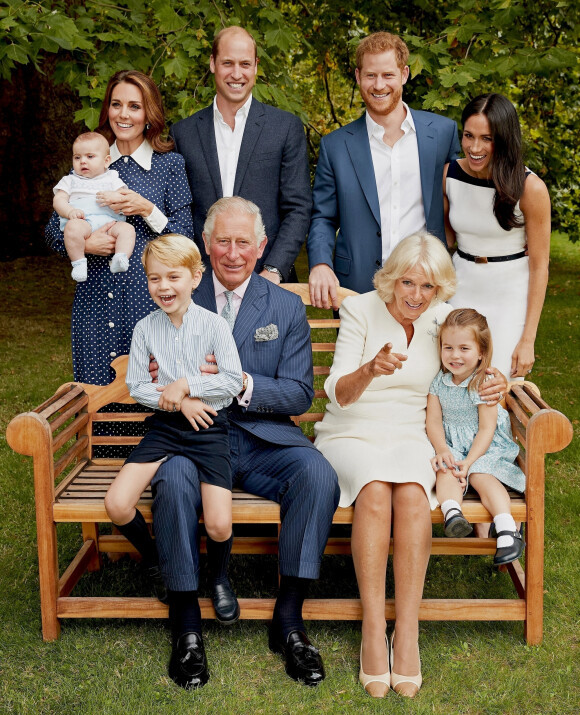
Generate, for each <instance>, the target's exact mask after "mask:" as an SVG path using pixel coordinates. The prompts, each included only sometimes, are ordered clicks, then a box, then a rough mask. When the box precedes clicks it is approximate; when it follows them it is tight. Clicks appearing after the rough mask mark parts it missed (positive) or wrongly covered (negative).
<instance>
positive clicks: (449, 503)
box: [441, 499, 461, 519]
mask: <svg viewBox="0 0 580 715" xmlns="http://www.w3.org/2000/svg"><path fill="white" fill-rule="evenodd" d="M450 509H459V511H461V506H460V505H459V504H458V502H456V501H455V499H446V500H445V501H444V502H443V504H441V511H442V512H443V518H444V519H447V512H448V511H449V510H450Z"/></svg>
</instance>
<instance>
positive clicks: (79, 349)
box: [46, 70, 193, 385]
mask: <svg viewBox="0 0 580 715" xmlns="http://www.w3.org/2000/svg"><path fill="white" fill-rule="evenodd" d="M164 127H165V117H164V112H163V104H162V100H161V95H160V93H159V90H158V88H157V86H156V85H155V83H154V82H153V80H152V79H151V78H150V77H148V76H147V75H144V74H142V73H141V72H137V71H134V70H123V71H121V72H117V73H116V74H115V75H113V77H111V79H110V81H109V84H108V86H107V90H106V93H105V99H104V101H103V108H102V110H101V116H100V120H99V128H98V130H99V131H100V132H101V133H102V134H104V135H105V137H106V138H107V139H108V140H109V141H111V140H113V139H115V142H114V144H113V145H112V146H111V157H112V159H113V162H112V163H111V167H110V168H112V169H116V170H117V171H118V172H119V176H120V177H121V179H122V180H123V181H124V182H125V184H126V185H127V186H128V187H129V189H121V190H120V191H118V192H106V194H105V195H103V196H101V197H100V198H101V203H102V205H106V206H110V207H111V208H112V209H113V211H116V212H120V211H122V212H123V214H124V215H125V216H127V221H128V223H130V224H132V225H133V226H134V227H135V232H136V244H135V251H134V252H133V255H132V256H131V261H130V264H129V270H128V271H127V272H126V273H115V274H113V273H111V272H110V270H109V261H110V259H111V256H112V254H113V253H114V248H115V240H114V238H113V237H112V236H109V235H108V234H107V230H108V228H110V227H111V226H112V225H113V224H112V222H111V223H110V224H106V225H105V226H103V227H102V228H101V229H99V230H97V231H95V232H94V233H93V234H92V235H91V236H90V237H89V238H88V239H87V241H86V244H85V250H86V254H87V258H88V280H87V281H86V282H85V283H79V284H77V287H76V292H75V297H74V303H73V311H72V326H71V334H72V354H73V371H74V379H75V380H76V381H78V382H85V383H90V384H93V385H107V384H109V383H110V382H112V380H113V379H114V376H115V375H114V371H113V370H111V369H110V367H109V365H110V363H111V362H112V360H114V359H115V357H117V355H123V354H126V353H128V352H129V347H130V345H131V336H132V333H133V328H134V327H135V324H136V323H137V321H139V320H141V318H143V317H145V316H146V315H147V314H149V313H150V312H151V311H152V310H154V309H155V304H154V303H153V301H152V300H151V298H150V296H149V292H148V290H147V280H146V277H145V272H144V270H143V267H142V265H141V254H142V253H143V249H144V247H145V244H146V242H147V241H150V240H151V239H154V238H156V237H157V236H158V235H159V234H162V233H180V234H183V235H184V236H188V237H189V238H191V239H193V223H192V218H191V209H190V204H191V193H190V190H189V184H188V182H187V176H186V173H185V167H184V161H183V157H182V156H181V155H180V154H177V153H175V152H173V151H171V149H172V148H173V141H172V140H168V141H165V140H163V139H162V138H161V132H162V131H163V129H164ZM46 241H47V243H48V245H49V246H50V247H51V248H52V249H54V250H55V251H57V252H58V253H60V254H61V255H63V256H66V250H65V246H64V237H63V234H62V232H61V231H60V229H59V218H58V215H57V214H56V213H55V214H53V216H52V218H51V220H50V222H49V224H48V226H47V228H46Z"/></svg>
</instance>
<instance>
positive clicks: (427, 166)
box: [307, 32, 459, 309]
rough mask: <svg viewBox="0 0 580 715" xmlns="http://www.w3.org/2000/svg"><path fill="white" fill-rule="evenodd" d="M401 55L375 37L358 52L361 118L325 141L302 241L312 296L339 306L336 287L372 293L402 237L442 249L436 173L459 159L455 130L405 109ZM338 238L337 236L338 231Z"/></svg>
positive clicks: (386, 36)
mask: <svg viewBox="0 0 580 715" xmlns="http://www.w3.org/2000/svg"><path fill="white" fill-rule="evenodd" d="M408 57H409V50H408V48H407V45H406V44H405V43H404V42H403V40H401V38H400V37H397V36H396V35H392V34H390V33H388V32H377V33H374V34H373V35H369V36H368V37H365V38H364V39H363V40H362V41H361V42H360V44H359V46H358V48H357V53H356V64H357V67H356V80H357V83H358V85H359V89H360V93H361V96H362V99H363V101H364V103H365V105H366V112H365V114H364V115H363V116H362V117H360V119H357V120H356V121H354V122H352V123H351V124H347V125H346V126H345V127H342V128H341V129H337V130H336V131H334V132H332V133H331V134H329V135H328V136H326V137H324V138H323V139H322V141H321V143H320V155H319V159H318V165H317V168H316V177H315V179H314V189H313V208H312V218H311V222H310V231H309V235H308V242H307V248H308V260H309V264H310V279H309V283H310V295H311V299H312V303H313V304H314V305H316V306H317V307H324V308H328V307H329V297H330V302H331V303H332V305H333V307H334V308H335V309H336V308H337V303H336V286H338V285H342V286H344V287H346V288H351V289H352V290H356V291H358V292H359V293H364V292H367V291H370V290H372V288H373V285H372V277H373V275H374V273H375V272H376V271H377V269H378V268H380V267H381V266H382V264H383V263H384V262H385V260H386V259H387V258H388V257H389V255H390V253H391V251H392V250H393V248H394V247H395V246H396V245H397V243H398V242H399V241H400V240H402V239H403V238H405V237H406V236H408V235H410V234H412V233H417V232H419V231H422V230H427V231H429V232H431V233H433V234H435V235H436V236H437V237H438V238H440V239H441V240H442V241H443V242H445V227H444V221H443V189H442V180H443V167H444V166H445V164H446V163H447V162H449V161H451V159H454V158H456V157H457V156H458V154H459V140H458V136H457V125H456V124H455V122H453V121H451V120H450V119H446V118H445V117H440V116H438V115H437V114H432V113H430V112H423V111H415V110H413V109H409V107H408V106H407V105H406V104H405V103H404V102H403V85H404V84H405V83H406V81H407V79H408V77H409V67H408V66H407V60H408ZM337 232H338V233H337Z"/></svg>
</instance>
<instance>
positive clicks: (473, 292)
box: [445, 161, 530, 379]
mask: <svg viewBox="0 0 580 715" xmlns="http://www.w3.org/2000/svg"><path fill="white" fill-rule="evenodd" d="M445 189H446V194H447V198H448V199H449V222H450V224H451V227H452V228H453V230H454V231H455V235H456V237H457V245H458V247H459V248H460V249H461V250H462V251H464V252H465V253H470V254H471V255H472V256H509V255H511V254H513V253H520V251H523V250H524V246H525V245H526V232H525V228H524V227H523V226H522V227H521V228H512V230H511V231H505V230H504V229H503V228H502V227H501V226H500V225H499V223H498V222H497V219H496V217H495V216H494V214H493V199H494V195H495V188H494V186H493V184H492V182H491V181H488V180H486V179H476V178H474V177H473V176H470V175H469V174H467V173H466V172H465V171H463V169H462V168H461V167H460V166H459V164H458V163H457V161H452V162H451V164H449V169H448V171H447V179H446V181H445ZM515 213H516V216H518V215H519V216H521V215H522V214H521V212H520V211H519V204H518V205H516V211H515ZM453 265H454V266H455V271H456V273H457V292H456V293H455V295H454V296H453V298H450V299H449V303H450V305H452V306H453V307H454V308H474V309H475V310H477V311H478V312H479V313H481V314H482V315H485V317H486V318H487V322H488V325H489V328H490V330H491V337H492V339H493V357H492V365H493V366H494V367H497V368H498V369H499V370H501V372H503V374H504V375H505V376H506V377H507V378H508V379H510V372H511V364H512V353H513V351H514V349H515V347H516V345H517V343H518V341H519V339H520V338H521V336H522V333H523V330H524V325H525V322H526V310H527V305H528V281H529V275H530V271H529V259H528V256H524V257H522V258H516V259H515V260H513V261H504V262H500V263H473V262H472V261H468V260H466V259H465V258H461V257H460V256H459V254H458V253H456V254H455V255H454V256H453Z"/></svg>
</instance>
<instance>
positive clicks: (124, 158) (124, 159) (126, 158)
mask: <svg viewBox="0 0 580 715" xmlns="http://www.w3.org/2000/svg"><path fill="white" fill-rule="evenodd" d="M123 161H124V162H125V164H126V163H127V162H128V161H129V157H128V156H124V157H123Z"/></svg>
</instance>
